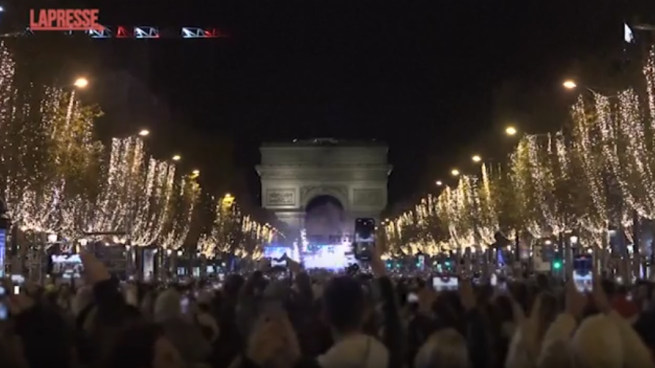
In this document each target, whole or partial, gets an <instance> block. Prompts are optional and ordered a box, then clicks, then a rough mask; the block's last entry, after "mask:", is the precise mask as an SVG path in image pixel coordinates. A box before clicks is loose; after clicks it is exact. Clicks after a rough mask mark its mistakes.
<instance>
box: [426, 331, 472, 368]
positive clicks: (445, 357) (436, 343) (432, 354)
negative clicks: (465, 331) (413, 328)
mask: <svg viewBox="0 0 655 368" xmlns="http://www.w3.org/2000/svg"><path fill="white" fill-rule="evenodd" d="M470 366H471V363H470V360H469V355H468V349H467V345H466V339H465V338H464V336H462V335H461V334H460V333H459V332H457V330H455V329H453V328H448V329H444V330H440V331H437V332H435V333H433V334H432V335H431V336H430V338H429V339H428V341H426V342H425V344H423V346H422V347H421V349H420V350H419V352H418V354H416V358H414V367H415V368H431V367H439V368H469V367H470Z"/></svg>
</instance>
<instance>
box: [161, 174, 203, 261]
mask: <svg viewBox="0 0 655 368" xmlns="http://www.w3.org/2000/svg"><path fill="white" fill-rule="evenodd" d="M176 187H177V189H178V190H177V191H175V195H174V197H173V198H172V204H173V213H172V214H171V216H170V218H169V221H168V231H167V232H166V234H164V236H163V237H162V239H161V244H162V246H163V247H164V248H167V249H177V248H179V247H181V246H182V245H184V243H185V241H186V239H187V236H188V234H189V229H190V227H191V219H192V216H193V210H194V208H195V206H196V204H197V202H198V198H199V195H200V187H199V186H198V184H197V183H196V181H195V180H193V179H191V178H189V177H182V178H180V179H179V180H178V182H177V185H176Z"/></svg>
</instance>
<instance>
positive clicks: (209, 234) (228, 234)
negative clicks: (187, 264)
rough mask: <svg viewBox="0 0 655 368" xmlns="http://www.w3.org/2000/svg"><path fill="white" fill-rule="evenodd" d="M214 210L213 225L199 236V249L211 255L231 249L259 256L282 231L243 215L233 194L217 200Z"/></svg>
mask: <svg viewBox="0 0 655 368" xmlns="http://www.w3.org/2000/svg"><path fill="white" fill-rule="evenodd" d="M212 212H213V214H212V215H213V221H212V224H211V227H210V228H209V229H208V230H207V231H205V232H203V233H202V234H201V236H200V239H199V240H198V250H199V251H200V252H201V253H202V254H204V255H205V256H206V257H208V258H213V257H215V256H216V255H217V254H219V253H231V254H235V255H237V256H239V257H250V258H252V259H259V258H261V256H262V255H263V251H264V249H263V247H264V246H265V245H267V244H269V243H271V242H273V241H274V240H275V238H276V237H277V236H278V235H280V234H279V232H278V231H277V230H276V229H275V228H273V227H272V226H270V225H269V224H261V223H259V222H257V221H254V220H253V219H252V218H251V217H250V216H245V215H243V214H242V213H241V211H240V209H239V206H238V204H237V203H236V201H235V200H234V197H232V196H230V195H226V196H224V197H222V198H219V199H218V200H216V203H215V205H214V207H213V209H212Z"/></svg>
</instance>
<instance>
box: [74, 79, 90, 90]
mask: <svg viewBox="0 0 655 368" xmlns="http://www.w3.org/2000/svg"><path fill="white" fill-rule="evenodd" d="M73 85H74V86H75V87H77V88H86V86H88V85H89V80H88V79H86V78H77V79H76V80H75V83H73Z"/></svg>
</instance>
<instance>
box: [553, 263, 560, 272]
mask: <svg viewBox="0 0 655 368" xmlns="http://www.w3.org/2000/svg"><path fill="white" fill-rule="evenodd" d="M553 268H554V269H557V270H558V269H560V268H562V264H561V263H560V262H554V263H553Z"/></svg>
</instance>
